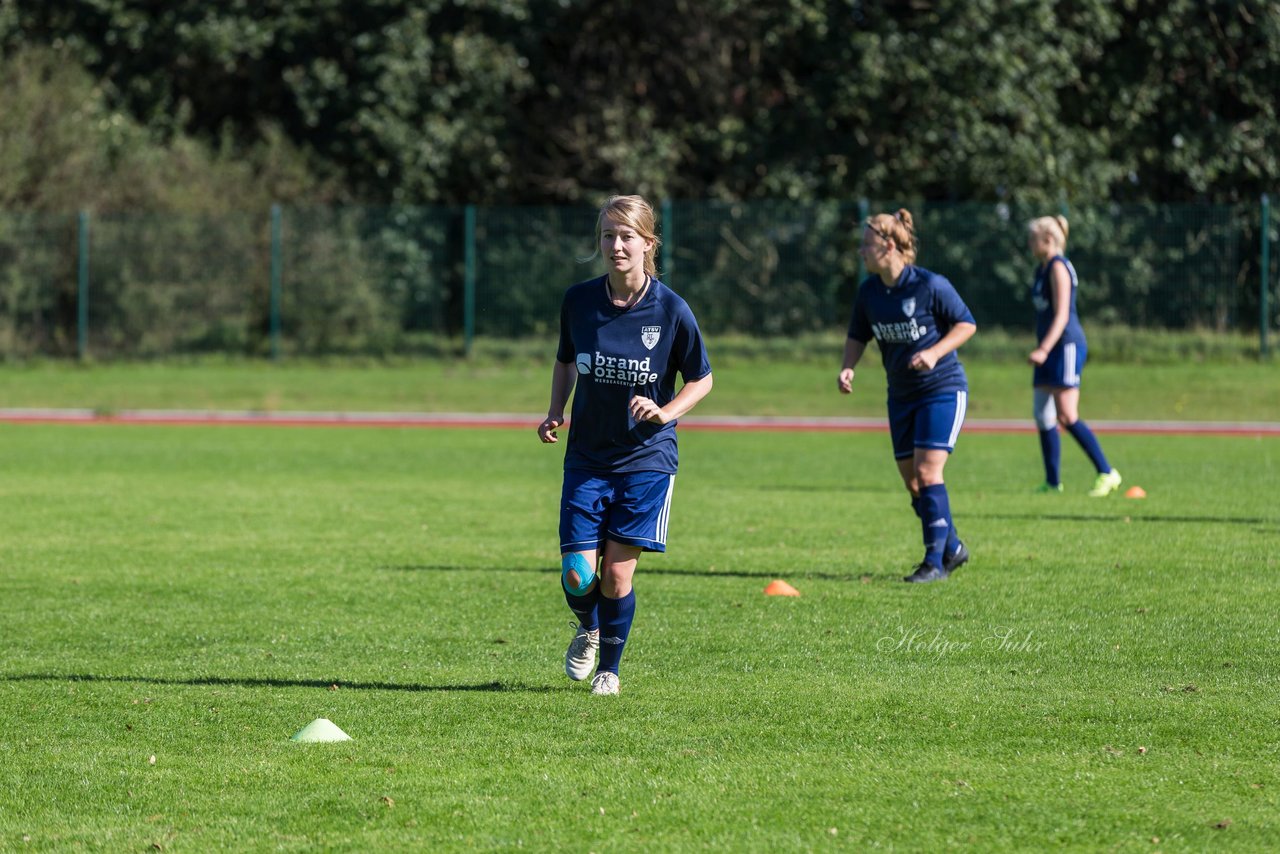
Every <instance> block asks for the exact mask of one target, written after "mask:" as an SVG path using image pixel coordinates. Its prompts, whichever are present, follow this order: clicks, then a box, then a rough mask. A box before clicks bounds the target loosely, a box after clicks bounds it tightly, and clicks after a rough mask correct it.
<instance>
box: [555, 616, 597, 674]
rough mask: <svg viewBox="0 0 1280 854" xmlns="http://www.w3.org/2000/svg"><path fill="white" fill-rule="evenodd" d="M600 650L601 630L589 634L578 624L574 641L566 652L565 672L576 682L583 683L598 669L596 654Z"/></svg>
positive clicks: (570, 642)
mask: <svg viewBox="0 0 1280 854" xmlns="http://www.w3.org/2000/svg"><path fill="white" fill-rule="evenodd" d="M599 650H600V630H599V629H596V630H595V631H594V632H589V631H587V630H586V629H584V628H583V627H582V624H581V623H578V627H577V628H576V629H575V630H574V634H573V640H571V641H569V648H568V649H566V650H565V651H564V672H565V673H567V674H568V676H569V678H570V679H572V680H573V681H574V682H581V681H582V680H583V679H586V678H587V677H588V676H590V675H591V671H592V670H595V668H596V653H597V652H599Z"/></svg>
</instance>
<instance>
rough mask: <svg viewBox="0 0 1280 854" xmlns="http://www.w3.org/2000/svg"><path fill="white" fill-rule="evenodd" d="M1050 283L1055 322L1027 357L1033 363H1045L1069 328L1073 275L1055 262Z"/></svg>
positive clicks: (1050, 273)
mask: <svg viewBox="0 0 1280 854" xmlns="http://www.w3.org/2000/svg"><path fill="white" fill-rule="evenodd" d="M1049 285H1050V287H1051V288H1053V322H1052V323H1050V324H1049V329H1048V330H1047V331H1046V332H1045V333H1044V338H1043V339H1042V340H1041V341H1040V346H1039V347H1037V348H1036V349H1034V350H1032V351H1031V355H1030V356H1029V357H1027V361H1029V362H1030V363H1031V364H1033V365H1043V364H1044V362H1045V359H1047V358H1049V351H1050V350H1052V349H1053V348H1054V346H1056V345H1057V343H1058V339H1060V338H1061V337H1062V333H1063V330H1065V329H1066V328H1067V322H1068V321H1069V320H1071V277H1070V276H1068V275H1067V270H1066V267H1065V266H1063V265H1062V264H1054V265H1053V266H1052V267H1051V268H1050V269H1049Z"/></svg>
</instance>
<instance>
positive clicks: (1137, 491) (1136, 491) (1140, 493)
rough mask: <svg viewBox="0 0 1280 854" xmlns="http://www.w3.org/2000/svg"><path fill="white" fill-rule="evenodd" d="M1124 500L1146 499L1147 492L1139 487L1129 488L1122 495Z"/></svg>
mask: <svg viewBox="0 0 1280 854" xmlns="http://www.w3.org/2000/svg"><path fill="white" fill-rule="evenodd" d="M1124 497H1125V498H1146V497H1147V491H1146V490H1145V489H1143V488H1142V487H1141V486H1131V487H1129V489H1128V490H1127V491H1126V492H1125V494H1124Z"/></svg>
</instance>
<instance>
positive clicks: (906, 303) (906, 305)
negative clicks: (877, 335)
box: [902, 297, 916, 317]
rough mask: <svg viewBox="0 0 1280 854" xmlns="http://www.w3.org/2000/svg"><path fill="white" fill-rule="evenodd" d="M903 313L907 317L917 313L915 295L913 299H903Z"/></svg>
mask: <svg viewBox="0 0 1280 854" xmlns="http://www.w3.org/2000/svg"><path fill="white" fill-rule="evenodd" d="M902 313H903V314H905V315H906V316H907V317H912V316H914V315H915V313H916V300H915V297H912V298H911V299H904V300H903V301H902Z"/></svg>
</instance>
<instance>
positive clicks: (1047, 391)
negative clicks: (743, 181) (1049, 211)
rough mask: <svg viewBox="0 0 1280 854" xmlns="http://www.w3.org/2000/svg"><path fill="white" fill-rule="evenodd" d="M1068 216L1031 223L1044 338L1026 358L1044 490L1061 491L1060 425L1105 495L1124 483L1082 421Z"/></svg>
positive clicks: (1083, 352) (1035, 294) (1099, 494)
mask: <svg viewBox="0 0 1280 854" xmlns="http://www.w3.org/2000/svg"><path fill="white" fill-rule="evenodd" d="M1068 230H1069V229H1068V226H1067V220H1066V218H1065V217H1061V216H1042V217H1040V218H1039V219H1035V220H1032V221H1031V224H1030V235H1029V237H1028V239H1027V244H1028V246H1029V247H1030V249H1031V254H1032V255H1034V256H1035V257H1036V260H1037V261H1039V262H1040V264H1039V266H1038V267H1037V268H1036V278H1035V282H1034V283H1033V284H1032V285H1031V302H1032V304H1033V305H1034V306H1035V311H1036V339H1037V340H1038V341H1039V343H1038V344H1037V346H1036V348H1035V349H1034V350H1032V351H1031V355H1029V356H1028V357H1027V361H1028V362H1030V363H1031V364H1032V365H1034V366H1035V371H1034V373H1033V376H1032V384H1033V385H1034V386H1035V419H1036V426H1037V427H1039V429H1040V453H1041V456H1043V457H1044V483H1042V484H1041V485H1040V486H1039V487H1038V491H1039V492H1045V493H1050V494H1056V493H1059V492H1062V478H1061V473H1060V466H1059V463H1060V457H1061V455H1062V443H1061V442H1060V441H1059V438H1058V425H1059V424H1061V425H1062V427H1063V428H1064V429H1065V430H1066V431H1067V432H1068V433H1070V434H1071V435H1072V437H1073V438H1075V440H1076V441H1077V442H1079V443H1080V447H1081V448H1083V449H1084V452H1085V453H1086V454H1088V456H1089V459H1090V461H1091V462H1092V463H1093V465H1094V468H1095V469H1097V472H1098V474H1097V477H1096V478H1095V479H1094V481H1093V488H1092V489H1090V490H1089V494H1090V495H1091V496H1093V497H1094V498H1105V497H1106V496H1108V495H1110V494H1111V493H1113V492H1115V491H1116V489H1117V488H1118V487H1119V486H1120V472H1118V471H1116V470H1115V469H1113V468H1112V467H1111V464H1110V463H1108V462H1107V457H1106V455H1105V454H1103V453H1102V446H1101V445H1099V444H1098V439H1097V437H1096V436H1094V435H1093V431H1092V430H1090V429H1089V426H1088V425H1087V424H1085V423H1084V422H1083V421H1081V420H1080V413H1079V405H1080V375H1081V373H1082V372H1083V371H1084V363H1085V358H1086V357H1087V355H1088V346H1087V344H1086V343H1085V337H1084V327H1082V326H1081V325H1080V317H1079V315H1078V314H1077V313H1076V287H1077V279H1076V270H1075V268H1074V267H1072V266H1071V262H1070V261H1068V260H1067V257H1066V255H1064V254H1063V253H1064V251H1065V250H1066V247H1067V232H1068Z"/></svg>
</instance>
